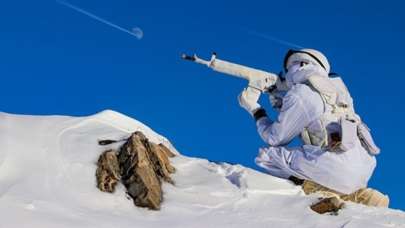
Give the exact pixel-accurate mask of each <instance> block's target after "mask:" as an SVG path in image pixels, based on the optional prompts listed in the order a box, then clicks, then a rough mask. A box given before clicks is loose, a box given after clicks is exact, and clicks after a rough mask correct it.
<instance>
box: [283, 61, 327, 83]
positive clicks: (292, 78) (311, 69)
mask: <svg viewBox="0 0 405 228" xmlns="http://www.w3.org/2000/svg"><path fill="white" fill-rule="evenodd" d="M314 74H316V75H319V76H323V77H328V73H326V71H325V69H323V68H322V67H321V66H319V65H316V64H312V63H309V64H306V65H303V66H301V64H300V63H298V64H292V65H291V66H290V67H289V68H288V72H287V74H286V75H285V79H286V81H287V87H288V88H291V87H292V86H293V85H295V84H299V83H303V82H305V81H306V80H307V79H308V77H309V76H311V75H314Z"/></svg>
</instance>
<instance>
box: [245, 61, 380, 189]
mask: <svg viewBox="0 0 405 228" xmlns="http://www.w3.org/2000/svg"><path fill="white" fill-rule="evenodd" d="M328 71H329V69H327V70H325V69H324V67H321V66H319V64H316V63H309V64H306V65H304V66H299V67H297V69H294V70H289V71H288V72H287V74H286V75H285V77H286V81H287V87H288V91H287V93H286V94H285V95H284V96H283V98H282V107H281V109H280V110H279V115H278V117H277V119H276V120H275V121H272V120H271V119H270V118H269V117H267V115H265V116H262V117H260V118H258V119H257V122H256V125H257V129H258V133H259V135H260V136H261V138H262V139H263V140H264V142H266V143H267V144H268V145H269V146H268V147H264V148H261V149H260V152H259V154H258V156H257V157H256V159H255V161H256V163H257V165H259V166H260V167H263V168H264V169H266V170H267V171H268V172H269V173H270V174H271V175H274V176H277V177H281V178H289V177H290V176H295V177H298V178H301V179H305V180H310V181H313V182H316V183H318V184H320V185H323V186H325V187H327V188H330V189H333V190H335V191H337V192H340V193H342V194H351V193H353V192H355V191H357V190H359V189H360V188H366V187H367V182H368V180H369V179H370V177H371V175H372V173H373V171H374V168H375V166H376V159H375V156H373V155H370V154H369V153H368V152H367V151H366V150H365V149H364V148H363V146H362V145H361V143H360V140H359V139H358V138H357V137H356V138H357V139H354V142H355V145H354V147H353V148H351V149H350V150H348V151H345V152H343V153H336V152H330V151H328V150H327V149H325V148H321V147H320V146H314V145H305V144H304V145H302V146H301V147H297V148H289V147H288V146H287V144H288V143H290V142H291V140H293V138H295V137H297V136H299V135H300V134H301V133H302V131H303V130H304V129H310V131H312V132H313V133H315V134H316V132H317V129H320V118H321V116H322V115H323V114H324V112H325V111H326V110H327V109H328V107H326V106H327V104H324V102H323V100H322V98H321V96H320V94H319V93H318V92H316V91H314V90H313V89H312V88H311V87H309V86H308V85H307V84H305V82H306V81H307V77H308V76H309V75H318V76H322V77H328ZM239 99H241V98H239ZM239 101H240V102H241V100H239ZM243 102H244V101H242V103H243ZM241 105H242V104H241ZM242 107H243V105H242ZM244 108H245V109H246V107H244ZM259 108H260V106H259ZM251 114H252V113H251ZM252 115H253V114H252Z"/></svg>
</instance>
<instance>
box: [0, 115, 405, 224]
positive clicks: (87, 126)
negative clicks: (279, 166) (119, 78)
mask: <svg viewBox="0 0 405 228" xmlns="http://www.w3.org/2000/svg"><path fill="white" fill-rule="evenodd" d="M136 130H140V131H142V132H144V134H145V135H146V136H147V137H148V138H149V139H150V140H151V141H153V142H156V143H160V142H161V143H164V144H165V145H166V146H168V147H169V148H171V149H172V150H174V151H175V148H174V147H173V146H172V145H171V144H170V142H169V141H168V140H167V139H166V138H165V137H163V136H160V135H159V134H157V133H156V132H154V131H153V130H152V129H150V128H148V127H147V126H145V125H143V124H142V123H140V122H138V121H136V120H134V119H132V118H129V117H127V116H124V115H122V114H120V113H117V112H114V111H110V110H107V111H103V112H100V113H97V114H95V115H92V116H88V117H68V116H27V115H13V114H6V113H0V148H1V149H0V228H6V227H7V228H13V227H16V228H17V227H18V228H23V227H41V228H48V227H49V228H51V227H52V228H57V227H77V228H82V227H100V228H102V227H120V228H125V227H131V228H132V227H204V228H206V227H248V226H249V227H330V228H332V227H346V228H347V227H405V213H404V212H402V211H399V210H392V209H383V208H373V207H365V206H362V205H356V204H352V203H349V204H348V205H347V207H346V208H345V209H343V210H342V211H341V212H340V213H339V215H338V216H333V215H318V214H316V213H314V212H312V211H311V210H310V209H309V207H308V206H309V205H310V204H311V203H312V202H315V201H316V200H317V196H305V195H304V194H303V192H302V191H301V189H300V188H299V187H297V186H294V185H292V184H291V183H290V182H288V181H286V180H282V179H279V178H276V177H272V176H269V175H267V174H264V173H261V172H258V171H255V170H252V169H249V168H246V167H243V166H241V165H229V164H226V163H221V164H217V163H212V162H209V161H208V160H205V159H199V158H190V157H186V156H182V155H180V154H179V153H178V152H177V151H176V153H177V154H178V156H176V157H175V158H172V159H171V162H172V163H173V164H174V166H175V167H176V169H177V172H176V173H175V174H174V175H173V179H174V181H175V185H174V186H173V185H171V184H164V185H163V190H164V202H163V204H162V208H161V210H160V211H151V210H148V209H144V208H137V207H135V206H134V205H133V203H132V201H131V200H130V199H128V197H127V196H126V194H125V189H124V187H123V186H122V185H120V186H119V187H118V189H117V191H116V192H115V193H113V194H109V193H103V192H101V191H99V190H98V189H97V188H96V183H95V181H96V179H95V170H96V162H97V159H98V156H99V155H100V153H102V152H103V151H105V150H106V149H110V148H112V147H118V146H119V145H108V146H99V145H98V144H97V140H100V139H123V138H125V137H127V136H128V135H129V134H130V133H131V132H133V131H136Z"/></svg>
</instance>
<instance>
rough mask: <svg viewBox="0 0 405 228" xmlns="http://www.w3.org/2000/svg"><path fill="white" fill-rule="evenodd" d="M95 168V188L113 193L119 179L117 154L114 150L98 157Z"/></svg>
mask: <svg viewBox="0 0 405 228" xmlns="http://www.w3.org/2000/svg"><path fill="white" fill-rule="evenodd" d="M97 167H98V168H97V171H96V177H97V187H98V188H99V189H100V190H101V191H103V192H114V191H115V186H116V185H117V183H118V182H119V181H120V179H121V174H120V167H119V164H118V159H117V152H116V151H114V150H107V151H105V152H104V153H103V154H101V156H100V157H99V159H98V162H97Z"/></svg>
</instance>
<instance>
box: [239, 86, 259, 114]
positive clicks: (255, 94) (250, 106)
mask: <svg viewBox="0 0 405 228" xmlns="http://www.w3.org/2000/svg"><path fill="white" fill-rule="evenodd" d="M260 95H261V92H260V90H258V89H255V88H252V87H247V88H245V89H243V91H242V93H241V94H240V95H239V97H238V100H239V105H240V106H241V107H242V108H244V109H245V110H246V111H247V112H249V114H250V115H251V116H253V114H254V113H255V112H256V111H257V110H259V109H260V107H261V106H260V104H259V103H258V100H259V98H260Z"/></svg>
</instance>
